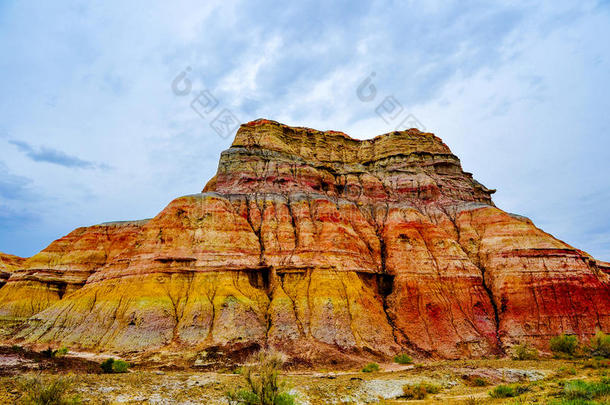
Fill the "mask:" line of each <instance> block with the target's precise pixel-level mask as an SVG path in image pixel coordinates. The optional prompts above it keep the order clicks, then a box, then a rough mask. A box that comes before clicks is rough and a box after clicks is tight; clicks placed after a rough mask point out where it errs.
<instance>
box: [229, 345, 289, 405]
mask: <svg viewBox="0 0 610 405" xmlns="http://www.w3.org/2000/svg"><path fill="white" fill-rule="evenodd" d="M250 363H255V364H254V365H252V366H247V367H242V372H241V375H242V376H243V377H244V379H245V380H246V383H247V385H248V388H247V389H242V390H239V391H237V392H227V393H226V399H227V401H228V402H229V405H294V397H293V396H292V395H290V394H288V393H287V392H282V390H283V384H282V383H280V381H279V371H280V369H281V367H282V364H283V363H284V359H283V357H282V355H281V354H279V353H273V352H266V351H260V352H258V353H257V354H256V355H255V356H254V357H253V358H252V359H251V360H250Z"/></svg>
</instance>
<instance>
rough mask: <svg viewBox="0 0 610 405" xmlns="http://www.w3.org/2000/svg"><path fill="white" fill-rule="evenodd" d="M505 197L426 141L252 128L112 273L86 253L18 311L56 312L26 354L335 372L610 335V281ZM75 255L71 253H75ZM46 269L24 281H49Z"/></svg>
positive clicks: (130, 241) (152, 224)
mask: <svg viewBox="0 0 610 405" xmlns="http://www.w3.org/2000/svg"><path fill="white" fill-rule="evenodd" d="M492 193H493V190H489V189H487V188H486V187H484V186H483V185H481V184H480V183H478V182H477V181H476V180H474V179H473V177H472V175H471V174H469V173H466V172H464V171H463V170H462V168H461V166H460V162H459V159H458V158H457V157H456V156H454V155H453V154H452V153H451V151H450V150H449V148H448V147H447V146H446V145H445V144H444V143H443V142H442V141H441V140H440V139H439V138H437V137H436V136H434V135H432V134H429V133H422V132H419V131H417V130H414V129H412V130H408V131H402V132H394V133H390V134H385V135H381V136H378V137H376V138H374V139H371V140H365V141H359V140H355V139H352V138H350V137H349V136H347V135H345V134H343V133H339V132H334V131H327V132H320V131H316V130H312V129H308V128H293V127H288V126H285V125H282V124H279V123H276V122H273V121H267V120H258V121H254V122H251V123H248V124H245V125H242V126H241V128H240V129H239V131H238V133H237V135H236V138H235V140H234V142H233V144H232V146H231V148H229V149H228V150H227V151H225V152H223V153H222V155H221V158H220V163H219V167H218V172H217V174H216V176H214V178H213V179H212V180H210V181H209V182H208V184H207V185H206V186H205V188H204V190H203V192H202V193H200V194H195V195H190V196H185V197H180V198H178V199H176V200H174V201H172V202H171V203H170V204H169V205H168V206H167V207H166V208H165V209H164V210H163V211H162V212H161V213H160V214H159V215H157V216H156V217H155V218H153V219H151V220H150V221H148V222H146V223H138V224H137V225H132V226H131V227H132V228H133V229H131V228H130V230H129V231H127V230H125V231H124V232H125V234H126V235H127V234H128V235H129V236H125V237H123V238H122V239H120V240H121V242H120V243H118V242H113V243H111V246H116V248H111V247H108V248H104V249H102V250H103V251H104V252H107V251H112V253H107V254H105V255H103V260H102V257H101V256H97V255H96V254H95V253H94V251H95V250H94V251H91V250H86V251H87V252H89V253H90V255H91V257H95V258H97V259H99V260H94V259H91V260H82V259H79V260H72V262H70V263H66V262H62V263H63V264H62V265H60V266H55V267H53V269H54V270H57V271H53V272H49V271H47V270H45V272H41V274H53V275H54V277H59V278H60V279H61V280H62V282H65V283H67V284H66V289H65V293H64V294H63V295H61V294H59V293H58V292H53V293H52V294H54V295H53V299H52V300H51V299H47V298H44V299H43V298H41V299H40V301H42V302H45V304H44V305H42V306H40V307H34V308H33V310H31V311H30V312H29V313H27V312H26V311H22V312H21V313H22V314H24V315H30V314H33V313H34V312H37V311H38V309H39V308H40V309H43V308H46V309H45V310H43V311H41V312H37V313H36V314H35V315H34V316H33V317H32V318H31V324H30V326H29V327H28V328H26V329H25V330H23V331H22V332H21V333H20V334H19V335H18V336H17V337H16V339H17V340H25V341H27V342H32V343H54V344H59V343H61V344H64V345H69V346H71V347H80V348H83V349H88V350H91V349H93V350H113V351H118V352H123V353H126V352H134V351H136V352H138V351H139V352H146V351H151V350H167V351H175V350H182V351H185V352H186V351H193V352H198V351H204V350H209V349H210V348H222V350H225V351H231V350H241V349H243V348H248V347H261V346H266V345H271V346H274V347H277V348H279V349H281V350H283V351H285V352H288V353H289V354H291V355H292V356H293V357H294V358H297V359H302V360H305V361H331V360H338V361H340V359H341V358H342V356H348V355H350V354H353V353H355V354H359V355H363V354H364V355H367V354H378V355H382V356H383V355H391V354H393V353H396V352H399V351H411V352H414V353H416V354H420V355H433V356H441V357H451V358H455V357H466V356H481V355H486V354H491V353H502V351H503V350H505V349H506V348H507V347H508V346H510V345H511V344H514V343H516V342H521V341H525V340H528V341H531V342H533V343H535V344H537V345H539V346H541V347H544V345H545V344H546V342H547V341H548V336H550V335H554V334H557V333H560V332H565V333H576V334H579V335H582V336H586V335H590V334H592V333H594V332H595V331H596V330H604V331H610V298H609V296H610V294H609V292H610V291H609V284H608V283H609V277H610V276H609V275H608V265H607V264H604V263H602V262H599V261H596V260H594V259H593V258H591V257H590V256H588V255H587V254H586V253H584V252H582V251H579V250H576V249H574V248H572V247H571V246H569V245H567V244H565V243H563V242H561V241H559V240H557V239H555V238H553V237H552V236H550V235H548V234H546V233H544V232H542V231H541V230H539V229H538V228H536V227H535V226H534V225H533V224H532V223H531V221H529V220H527V219H526V218H523V217H519V216H516V215H511V214H507V213H505V212H503V211H501V210H500V209H498V208H496V207H495V206H494V204H493V202H492V200H491V194H492ZM86 229H90V228H86ZM125 229H127V228H125ZM75 232H76V231H75ZM100 235H101V233H100V231H97V230H96V231H94V232H92V233H91V237H92V238H93V239H96V238H99V237H100ZM66 238H67V237H66ZM60 241H61V240H60ZM66 242H67V243H66V244H64V245H62V246H64V247H63V248H62V249H63V250H61V249H59V250H61V251H62V252H77V251H78V249H77V248H76V247H74V248H72V247H71V246H73V245H74V246H76V245H75V243H76V242H73V241H66ZM85 245H87V246H89V249H90V247H91V246H92V245H91V244H85ZM51 246H53V245H51ZM119 247H120V248H119ZM95 252H98V253H100V252H101V250H97V251H95ZM75 256H76V257H81V256H82V255H79V254H75ZM45 257H46V256H45ZM62 257H63V256H62ZM87 257H89V256H87ZM35 258H36V256H34V257H33V258H31V259H29V260H28V262H26V264H25V265H24V268H26V269H30V270H36V269H39V268H41V267H44V268H46V269H49V268H51V266H49V265H47V266H46V267H45V266H39V265H36V264H35V263H36V259H35ZM84 262H87V263H90V265H88V266H83V267H79V264H81V263H84ZM71 263H74V265H73V264H71ZM36 273H37V271H30V273H27V272H23V273H20V275H19V276H17V275H13V276H11V279H10V281H9V283H8V284H7V285H6V286H5V287H3V288H2V289H0V311H1V310H2V308H7V306H8V307H10V308H20V307H23V306H24V305H22V304H17V305H13V304H10V305H8V304H7V302H9V303H10V302H13V301H11V300H7V299H6V298H3V297H6V296H7V294H6V293H4V291H5V290H6V289H7V288H9V287H10V286H11V284H12V283H13V280H15V283H14V285H15V287H13V290H10V289H9V290H10V291H11V294H9V295H11V296H12V297H14V298H13V300H14V301H19V299H18V298H17V297H24V296H25V295H24V293H19V292H18V291H17V290H16V286H17V285H18V284H17V282H18V281H20V280H23V281H22V283H23V282H25V281H26V279H27V277H25V276H26V274H29V275H30V276H32V275H34V274H36ZM58 274H60V275H61V276H57V275H58ZM35 277H38V278H36V279H35V280H34V281H36V282H38V283H43V284H44V281H42V279H44V277H41V276H35ZM71 277H74V282H68V281H67V280H70V279H71ZM47 280H48V278H47ZM85 280H86V282H85ZM23 285H24V286H26V285H27V284H23ZM38 285H40V284H38ZM49 285H50V284H49V283H48V282H47V283H46V284H45V286H47V287H45V288H47V290H50V289H51V287H49ZM68 285H70V289H69V290H68ZM24 288H25V287H24ZM27 288H30V287H27ZM28 291H29V290H28ZM53 291H54V290H53ZM31 296H33V295H31ZM25 300H27V299H25ZM45 300H46V301H45ZM29 302H30V304H31V305H32V304H33V302H38V298H36V299H35V300H32V299H29ZM11 305H13V306H12V307H11ZM11 311H12V313H13V314H16V313H17V312H19V311H18V310H15V309H11Z"/></svg>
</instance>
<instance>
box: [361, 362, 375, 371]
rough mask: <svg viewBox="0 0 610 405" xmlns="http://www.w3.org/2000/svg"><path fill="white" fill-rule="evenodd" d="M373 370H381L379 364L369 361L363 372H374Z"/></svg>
mask: <svg viewBox="0 0 610 405" xmlns="http://www.w3.org/2000/svg"><path fill="white" fill-rule="evenodd" d="M373 371H379V364H377V363H369V364H367V365H366V366H364V368H363V369H362V372H363V373H372V372H373Z"/></svg>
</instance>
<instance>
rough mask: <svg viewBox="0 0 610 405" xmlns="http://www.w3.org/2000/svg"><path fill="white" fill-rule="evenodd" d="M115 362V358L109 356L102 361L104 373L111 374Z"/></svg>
mask: <svg viewBox="0 0 610 405" xmlns="http://www.w3.org/2000/svg"><path fill="white" fill-rule="evenodd" d="M113 363H114V359H113V358H109V359H106V360H104V361H103V362H102V364H100V367H101V368H102V371H103V372H104V373H107V374H110V373H112V364H113Z"/></svg>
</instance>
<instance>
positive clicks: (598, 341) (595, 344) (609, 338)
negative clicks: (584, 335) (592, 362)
mask: <svg viewBox="0 0 610 405" xmlns="http://www.w3.org/2000/svg"><path fill="white" fill-rule="evenodd" d="M589 350H590V351H591V355H592V356H600V357H605V358H610V335H606V334H605V333H604V332H601V331H600V332H597V333H596V334H595V336H594V337H592V338H591V341H590V342H589Z"/></svg>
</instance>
